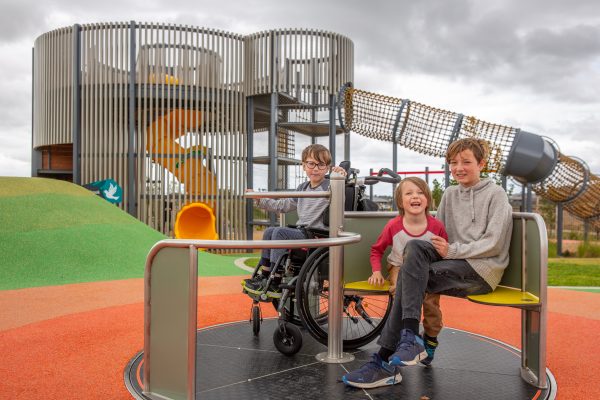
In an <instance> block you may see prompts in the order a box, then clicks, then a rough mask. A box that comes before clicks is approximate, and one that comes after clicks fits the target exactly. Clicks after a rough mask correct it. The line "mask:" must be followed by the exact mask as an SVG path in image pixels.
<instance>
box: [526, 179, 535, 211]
mask: <svg viewBox="0 0 600 400" xmlns="http://www.w3.org/2000/svg"><path fill="white" fill-rule="evenodd" d="M532 209H533V207H532V190H531V183H528V184H527V207H526V209H525V211H527V212H532V211H531V210H532Z"/></svg>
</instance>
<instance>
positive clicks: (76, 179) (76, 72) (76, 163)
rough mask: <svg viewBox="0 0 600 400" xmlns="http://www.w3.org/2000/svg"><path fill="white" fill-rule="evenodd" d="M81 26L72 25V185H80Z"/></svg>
mask: <svg viewBox="0 0 600 400" xmlns="http://www.w3.org/2000/svg"><path fill="white" fill-rule="evenodd" d="M80 71H81V26H80V25H78V24H75V25H73V103H72V104H73V105H72V107H73V110H72V112H71V123H72V125H73V126H72V127H71V129H72V132H73V133H72V140H73V183H75V184H77V185H81V90H80V89H81V72H80Z"/></svg>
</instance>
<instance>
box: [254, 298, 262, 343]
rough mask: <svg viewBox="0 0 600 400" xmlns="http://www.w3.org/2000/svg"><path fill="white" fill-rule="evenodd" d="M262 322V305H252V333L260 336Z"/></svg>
mask: <svg viewBox="0 0 600 400" xmlns="http://www.w3.org/2000/svg"><path fill="white" fill-rule="evenodd" d="M260 323H261V316H260V307H259V306H258V305H255V306H252V333H254V336H258V333H259V332H260Z"/></svg>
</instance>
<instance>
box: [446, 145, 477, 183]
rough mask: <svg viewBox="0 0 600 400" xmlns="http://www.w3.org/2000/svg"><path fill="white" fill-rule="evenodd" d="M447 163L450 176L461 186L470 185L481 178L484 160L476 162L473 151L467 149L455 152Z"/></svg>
mask: <svg viewBox="0 0 600 400" xmlns="http://www.w3.org/2000/svg"><path fill="white" fill-rule="evenodd" d="M449 164H450V172H451V173H452V177H453V178H454V179H456V181H457V182H458V183H459V184H461V185H462V186H464V187H471V186H473V185H475V184H477V183H478V182H479V181H480V180H481V178H480V175H481V170H482V169H483V167H484V166H485V160H481V161H479V162H477V159H476V158H475V155H474V154H473V152H472V151H471V150H469V149H467V150H463V151H461V152H460V153H458V154H456V155H455V156H454V157H453V158H452V159H451V160H450V163H449Z"/></svg>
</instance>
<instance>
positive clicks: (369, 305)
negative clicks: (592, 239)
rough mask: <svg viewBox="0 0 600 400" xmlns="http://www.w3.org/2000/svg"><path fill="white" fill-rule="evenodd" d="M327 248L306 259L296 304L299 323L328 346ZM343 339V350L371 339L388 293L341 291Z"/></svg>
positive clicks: (387, 304) (389, 300)
mask: <svg viewBox="0 0 600 400" xmlns="http://www.w3.org/2000/svg"><path fill="white" fill-rule="evenodd" d="M328 274H329V249H328V248H320V249H318V250H317V251H315V252H313V253H312V254H311V255H310V256H309V257H308V258H307V259H306V262H305V263H304V265H303V266H302V269H301V270H300V273H299V275H298V280H297V282H296V292H295V296H296V304H297V306H298V314H299V315H300V319H301V320H302V325H303V326H304V327H305V328H306V330H307V331H308V332H309V333H310V334H311V336H313V337H314V338H315V339H316V340H317V341H319V342H320V343H322V344H325V345H327V328H328V326H327V320H328V300H329V290H328ZM343 302H344V303H343V311H342V313H343V314H342V339H343V348H344V350H352V349H356V348H358V347H361V346H364V345H366V344H368V343H370V342H371V341H373V340H374V339H375V338H376V337H377V336H378V335H379V333H380V332H381V330H382V329H383V326H384V324H385V321H386V320H387V318H388V317H389V314H390V311H391V309H392V296H391V295H390V294H389V293H387V292H385V293H384V292H371V293H356V292H350V291H344V297H343Z"/></svg>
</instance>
